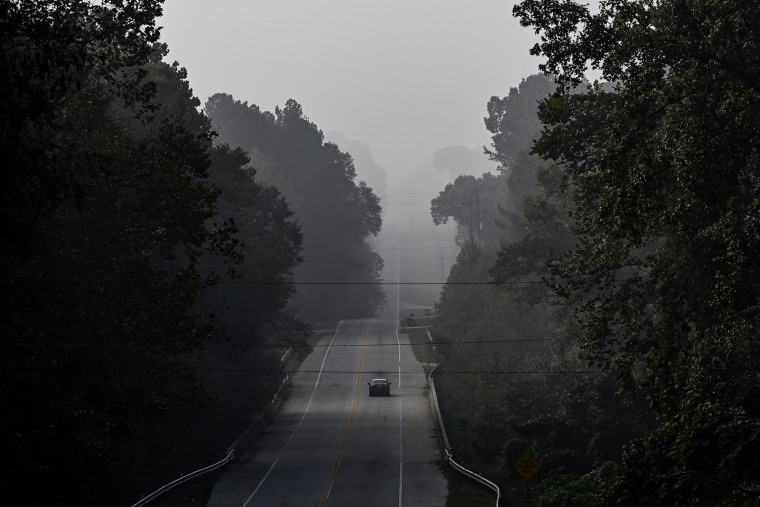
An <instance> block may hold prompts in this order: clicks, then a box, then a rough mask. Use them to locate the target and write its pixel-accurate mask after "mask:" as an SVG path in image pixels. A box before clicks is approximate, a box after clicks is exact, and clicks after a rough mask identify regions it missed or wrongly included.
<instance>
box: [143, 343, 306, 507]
mask: <svg viewBox="0 0 760 507" xmlns="http://www.w3.org/2000/svg"><path fill="white" fill-rule="evenodd" d="M292 353H293V350H292V349H288V351H287V352H286V353H285V355H283V356H282V358H281V359H280V361H281V362H282V363H284V362H286V361H287V360H288V359H289V358H290V356H291V355H292ZM289 381H290V377H289V376H288V375H285V378H284V379H283V380H282V382H281V383H280V389H278V391H277V393H276V394H275V395H274V397H272V401H270V402H269V406H267V408H266V410H265V411H264V413H262V414H261V415H260V416H259V417H257V418H256V420H255V421H254V422H253V423H251V425H250V426H248V428H247V429H246V430H245V431H244V432H243V433H242V434H241V435H240V436H239V437H238V438H237V440H235V441H234V442H233V443H232V445H230V446H229V447H228V448H227V455H226V456H225V457H224V458H222V459H221V460H219V461H217V462H216V463H213V464H211V465H208V466H206V467H203V468H201V469H199V470H196V471H195V472H191V473H189V474H187V475H183V476H181V477H180V478H179V479H176V480H174V481H172V482H170V483H168V484H165V485H164V486H161V487H160V488H158V489H157V490H155V491H154V492H152V493H151V494H149V495H146V496H144V497H142V498H141V499H140V500H139V501H138V502H136V503H134V504H132V505H131V506H130V507H142V506H144V505H147V504H148V503H149V502H151V501H153V500H155V499H156V498H158V497H159V496H161V495H163V494H164V493H166V492H167V491H169V490H171V489H173V488H175V487H177V486H179V485H180V484H184V483H185V482H188V481H190V480H193V479H196V478H198V477H200V476H202V475H205V474H207V473H209V472H213V471H214V470H218V469H219V468H221V467H223V466H224V465H226V464H227V463H229V462H230V461H232V460H233V459H235V450H236V449H239V448H241V447H245V446H246V445H247V444H248V443H250V441H251V440H252V439H253V438H255V436H256V435H257V434H258V432H260V430H261V429H263V427H264V426H265V425H266V424H267V423H268V422H269V420H270V419H271V417H272V416H273V415H274V413H275V412H277V410H279V408H280V405H282V398H283V393H284V392H285V390H286V389H287V386H288V382H289Z"/></svg>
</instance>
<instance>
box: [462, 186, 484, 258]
mask: <svg viewBox="0 0 760 507" xmlns="http://www.w3.org/2000/svg"><path fill="white" fill-rule="evenodd" d="M470 192H475V201H473V200H472V197H470V198H469V199H468V200H467V202H464V201H461V204H462V205H464V206H467V209H468V210H469V213H470V239H471V240H472V241H473V242H474V241H475V237H474V234H473V232H472V230H473V229H472V207H473V206H477V207H476V209H477V211H478V246H481V244H482V242H483V236H482V233H481V231H480V229H481V227H480V199H478V190H477V189H474V190H470Z"/></svg>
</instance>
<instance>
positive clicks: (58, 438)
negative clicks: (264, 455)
mask: <svg viewBox="0 0 760 507" xmlns="http://www.w3.org/2000/svg"><path fill="white" fill-rule="evenodd" d="M161 4H162V2H161V1H159V0H155V1H152V0H149V1H140V2H136V1H126V2H123V1H116V0H105V1H99V2H92V1H86V0H45V1H31V0H20V1H12V2H8V1H4V2H2V3H1V4H0V13H1V14H2V15H1V16H0V43H1V44H2V55H3V57H2V58H1V59H0V75H2V76H3V77H2V79H0V87H1V89H2V93H0V109H2V111H3V113H2V121H0V162H1V163H0V165H1V166H2V167H3V176H2V177H3V185H2V186H3V192H2V195H0V209H2V213H3V220H2V224H1V225H0V228H2V231H0V266H1V268H2V277H0V293H1V294H2V303H3V304H2V310H1V311H2V318H0V335H2V337H3V338H2V343H1V344H0V348H1V349H2V350H1V352H2V353H1V354H0V402H2V404H3V406H5V407H9V410H6V411H4V413H3V415H2V416H0V435H2V436H0V472H2V473H0V489H1V490H2V491H3V492H4V494H5V495H7V496H8V497H9V498H24V502H25V503H26V504H28V505H48V504H64V505H79V506H83V507H86V506H89V505H93V506H95V505H98V506H99V505H126V504H131V503H133V502H134V501H137V500H138V499H139V498H140V496H141V495H143V494H147V493H149V492H151V491H153V490H155V489H156V488H158V487H160V486H162V485H164V484H166V483H168V482H170V481H172V480H174V479H176V478H177V477H178V476H179V475H180V474H181V473H187V472H190V471H193V470H197V469H199V468H201V467H203V466H206V465H208V464H209V463H213V462H215V461H217V460H219V459H221V458H222V457H223V456H224V454H225V449H226V448H227V446H229V445H230V444H231V443H232V442H233V441H234V440H235V439H236V438H237V437H238V436H239V435H240V433H241V432H242V431H243V430H244V429H245V428H246V427H247V426H248V425H249V424H250V422H251V420H252V418H253V417H255V416H256V414H257V412H258V411H259V410H260V409H261V408H262V407H263V406H264V405H265V404H266V403H268V402H269V400H271V398H272V396H273V394H274V393H275V392H276V391H277V389H278V388H279V386H280V384H281V382H282V379H283V378H284V376H285V374H286V371H285V370H284V369H283V368H282V365H281V364H280V358H281V357H282V354H283V352H284V351H285V350H287V349H288V348H290V347H292V348H293V350H294V351H295V353H296V356H297V357H298V356H299V355H305V354H307V353H308V352H309V351H310V348H311V347H310V344H309V341H308V338H309V336H310V334H311V326H310V322H311V321H312V318H313V316H314V314H315V313H316V312H320V311H322V310H324V312H325V313H329V312H330V310H331V309H330V308H325V307H324V305H321V306H320V303H321V302H323V301H329V300H331V299H339V298H338V296H341V295H345V296H346V299H348V300H350V301H351V302H352V303H353V306H352V307H351V308H350V309H349V310H350V311H351V312H354V313H362V312H368V313H369V314H371V313H372V310H374V308H375V307H376V306H377V305H379V304H380V303H381V302H382V300H383V293H382V290H381V288H380V286H379V285H377V284H372V283H370V284H368V285H357V286H356V287H358V289H356V290H353V289H350V288H349V289H346V288H345V287H338V288H335V290H332V289H331V290H332V292H330V293H329V294H327V295H325V294H324V293H319V291H318V290H317V289H316V288H314V287H311V286H309V285H303V286H301V287H300V288H299V289H298V290H297V288H296V285H295V284H294V283H293V282H294V280H295V278H296V277H297V276H300V277H302V279H304V278H305V281H308V282H321V281H325V280H326V279H324V278H318V277H317V276H316V273H323V274H324V276H327V277H329V278H327V280H328V281H335V280H338V281H348V282H356V281H359V282H364V281H366V282H373V281H376V280H377V276H378V273H379V270H380V268H381V267H382V262H381V260H380V258H379V256H377V254H375V252H374V251H373V250H372V249H371V248H370V247H369V246H368V245H367V243H366V239H367V238H368V237H370V236H372V235H374V234H376V233H377V231H378V230H379V229H380V227H381V219H380V211H381V208H380V205H379V199H378V198H377V196H376V195H375V194H374V192H373V191H372V189H371V188H369V187H368V186H367V185H366V184H364V183H362V182H358V181H355V176H356V173H355V171H354V168H353V162H352V159H351V156H350V155H349V154H347V153H344V152H341V151H340V150H339V148H338V147H337V146H335V145H333V144H329V143H325V142H324V139H323V137H322V135H321V132H320V131H319V129H318V128H317V127H316V125H314V124H313V123H311V122H309V121H308V119H307V118H305V116H304V115H303V113H302V111H301V107H300V105H299V104H298V103H297V102H295V101H289V102H288V103H287V104H286V105H285V106H284V108H283V109H277V110H276V111H275V113H274V114H272V113H267V112H261V111H258V109H255V108H246V107H242V108H241V107H240V104H239V103H235V102H234V101H232V99H231V98H229V96H225V95H220V96H218V97H213V98H212V99H211V100H210V102H209V103H207V105H206V111H205V112H203V111H201V109H200V108H201V102H200V100H199V99H198V98H196V97H195V96H194V95H193V92H192V88H191V86H190V83H189V82H188V81H187V73H186V72H185V70H184V69H183V68H182V67H180V66H179V64H178V63H176V62H175V63H173V64H170V63H167V60H168V54H169V48H168V47H167V46H166V45H165V44H163V43H162V42H161V38H160V29H159V28H158V27H157V26H156V20H157V19H158V18H159V16H160V15H161V10H162V6H161ZM227 98H229V100H227ZM225 101H226V102H225ZM223 105H228V106H230V108H231V110H232V111H233V112H235V111H237V109H244V111H243V113H246V112H248V113H253V112H254V111H255V113H256V114H254V115H253V116H254V118H253V123H246V122H245V121H242V122H238V123H234V124H232V125H231V126H230V128H227V129H225V130H224V132H225V135H226V134H228V133H231V132H232V131H233V127H234V129H235V130H234V132H235V134H236V135H238V136H239V137H240V138H243V139H245V140H246V144H245V147H246V148H247V150H243V149H241V148H240V147H239V145H237V144H233V142H232V139H226V138H225V139H220V137H219V135H218V134H217V133H215V132H214V129H215V128H216V127H217V125H218V123H217V124H215V123H214V121H217V120H219V119H220V118H223V115H222V112H221V110H222V106H223ZM236 108H237V109H236ZM238 112H239V111H238ZM212 117H213V118H212ZM223 119H224V120H225V121H226V120H229V118H223ZM256 122H258V123H256ZM286 146H287V148H286ZM254 148H255V149H254ZM275 167H276V174H277V177H278V178H279V179H276V178H275V177H274V172H273V171H275V170H274V168H275ZM301 183H306V184H307V185H309V190H310V192H305V191H304V189H303V188H302V187H299V184H301ZM317 189H318V190H317ZM327 216H330V217H343V219H342V220H341V221H340V223H337V221H335V220H323V222H322V224H321V225H325V224H327V226H329V227H333V228H334V231H333V232H331V233H329V234H327V236H326V237H329V242H320V241H319V240H318V239H317V238H318V237H319V235H318V234H316V233H315V232H314V229H315V228H316V227H319V226H320V224H318V223H316V222H314V221H313V220H312V217H327ZM325 259H333V260H334V261H335V266H334V269H333V270H332V271H330V270H329V269H328V266H327V265H326V264H325ZM341 269H342V271H341ZM320 270H321V271H320ZM347 292H350V295H347V294H346V293H347ZM328 306H329V305H328ZM332 310H335V309H334V308H332ZM334 313H335V312H333V315H327V316H326V317H324V318H336V316H335V315H334ZM340 317H341V318H343V317H345V316H344V315H341V316H340ZM11 407H12V408H11ZM198 435H203V438H200V439H199V438H198ZM189 442H192V443H193V445H188V443H189ZM40 484H44V487H39V485H40ZM130 500H132V501H131V502H130Z"/></svg>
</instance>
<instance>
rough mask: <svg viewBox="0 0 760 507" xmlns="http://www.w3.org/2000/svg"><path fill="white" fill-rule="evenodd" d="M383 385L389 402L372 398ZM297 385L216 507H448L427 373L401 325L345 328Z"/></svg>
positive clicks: (319, 351) (217, 491)
mask: <svg viewBox="0 0 760 507" xmlns="http://www.w3.org/2000/svg"><path fill="white" fill-rule="evenodd" d="M377 377H385V378H388V379H389V380H390V381H391V382H392V385H391V396H390V397H388V398H385V397H372V398H370V397H369V396H368V394H367V382H369V381H370V380H371V379H372V378H377ZM292 383H293V390H292V392H291V395H290V397H289V399H288V400H286V401H285V403H284V404H283V406H282V407H281V409H280V412H279V413H278V415H277V416H276V418H275V420H274V423H273V424H272V425H271V426H270V427H269V428H268V430H267V431H266V432H265V433H264V434H263V435H262V436H261V437H260V438H259V439H258V441H257V442H256V444H255V445H254V449H253V451H252V452H251V453H250V454H248V455H245V456H243V457H242V458H241V459H240V460H239V461H238V462H236V463H235V464H234V465H233V466H232V467H231V468H230V470H229V471H228V472H227V473H226V474H225V475H224V476H223V477H222V478H221V480H220V481H219V482H218V483H217V484H216V486H215V487H214V490H213V492H212V495H211V499H210V501H209V503H208V506H209V507H232V506H235V507H241V506H246V507H247V506H254V505H261V506H312V505H317V506H322V505H324V506H352V507H353V506H357V505H360V506H362V507H370V506H382V507H388V506H395V505H398V506H424V507H427V506H441V507H443V506H444V504H445V501H446V494H447V485H446V482H445V479H444V478H443V476H442V474H441V471H440V455H439V453H438V451H437V443H436V439H435V434H434V430H433V423H432V417H431V413H430V405H429V402H428V398H427V390H426V379H425V375H424V373H423V371H422V367H421V365H420V364H419V363H418V362H417V361H416V359H415V357H414V354H413V352H412V350H411V347H410V346H409V345H408V340H407V338H406V336H405V335H403V334H402V335H398V334H397V332H396V321H395V320H383V319H368V320H352V321H343V322H341V323H340V325H339V326H338V329H337V330H336V332H335V334H334V335H333V336H328V337H326V338H324V339H323V340H322V341H321V342H320V343H319V345H318V346H317V347H316V348H315V351H314V353H312V354H311V355H310V356H309V357H308V358H307V360H306V361H305V362H304V363H303V365H302V367H301V370H300V371H299V372H298V373H296V374H295V375H293V376H292Z"/></svg>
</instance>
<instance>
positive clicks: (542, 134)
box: [431, 0, 760, 506]
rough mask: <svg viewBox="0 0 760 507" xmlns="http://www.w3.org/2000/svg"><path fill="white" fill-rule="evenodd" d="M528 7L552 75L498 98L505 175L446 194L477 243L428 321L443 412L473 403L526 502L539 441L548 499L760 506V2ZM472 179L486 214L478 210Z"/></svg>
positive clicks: (465, 445) (469, 246) (450, 416)
mask: <svg viewBox="0 0 760 507" xmlns="http://www.w3.org/2000/svg"><path fill="white" fill-rule="evenodd" d="M514 13H515V15H516V16H517V17H519V19H520V20H521V22H522V23H523V24H524V25H526V26H530V27H533V28H534V29H535V30H536V31H537V32H538V33H540V34H541V35H542V37H543V39H542V42H541V43H540V44H538V45H536V47H535V48H534V49H533V52H534V53H535V54H537V55H540V56H542V57H543V58H545V64H544V65H543V66H542V70H544V71H545V72H546V73H547V75H550V76H552V77H553V78H552V79H549V78H547V77H544V76H541V75H537V76H531V77H529V78H526V79H525V80H524V81H523V82H522V83H521V84H520V86H519V87H517V88H513V89H512V90H510V92H509V94H508V95H506V96H505V97H503V98H499V97H494V98H493V99H491V101H490V102H489V103H488V116H487V118H486V126H487V128H488V129H489V131H490V132H491V133H492V135H493V137H492V139H493V143H492V145H491V148H490V150H489V155H490V157H491V158H492V159H494V160H496V161H498V162H499V163H500V167H499V170H498V174H496V175H490V174H487V175H483V177H482V178H472V177H468V178H461V179H457V180H456V181H455V182H454V183H453V184H452V185H449V186H447V187H446V188H445V189H444V190H443V191H441V193H440V194H439V196H438V197H437V198H436V199H434V200H433V201H432V203H431V210H432V215H433V218H434V220H436V221H437V222H438V223H443V222H445V221H447V220H450V219H453V220H455V221H456V223H457V224H458V226H459V230H460V234H459V238H460V239H459V241H460V244H461V245H462V249H461V253H460V254H459V257H458V259H457V262H456V265H455V266H454V267H453V268H452V270H451V272H450V274H449V277H448V280H447V284H446V286H445V287H444V289H443V292H442V294H441V297H440V299H439V301H438V304H437V308H436V311H437V318H436V320H435V322H434V324H433V328H432V334H433V339H434V341H436V342H442V343H443V344H442V345H440V346H437V350H438V352H439V353H440V354H441V356H442V361H443V363H444V368H443V370H442V373H441V374H440V375H439V377H438V378H436V386H437V387H438V386H440V388H439V389H440V391H441V393H442V394H441V397H442V399H443V401H442V402H441V404H442V409H443V410H445V412H446V414H447V415H446V419H447V422H446V423H447V427H450V428H453V429H454V430H453V431H455V432H456V428H457V427H458V424H459V421H460V420H461V419H462V418H466V419H467V430H466V431H460V434H459V437H460V438H459V440H458V444H457V445H456V449H455V452H456V454H457V455H458V456H459V457H460V459H462V460H463V461H464V462H465V463H466V464H468V465H469V466H470V467H471V468H474V469H475V470H479V471H481V472H482V473H484V474H485V475H486V476H488V477H489V478H490V479H491V480H493V481H495V482H497V483H498V484H501V485H503V486H504V490H505V491H506V492H507V493H508V496H509V504H510V505H522V504H524V494H525V493H524V481H523V479H522V478H521V477H520V476H519V475H518V474H517V472H516V471H515V470H514V468H513V465H514V463H515V462H516V461H517V459H518V458H519V457H520V456H521V455H522V454H523V453H524V452H526V451H530V452H531V453H532V454H533V455H534V456H535V457H536V458H537V460H538V461H539V462H540V464H541V468H540V471H539V473H538V474H537V475H536V476H535V477H534V478H533V479H532V481H531V482H532V493H531V498H532V504H535V505H546V506H556V505H599V506H604V505H663V506H670V505H681V504H684V505H685V504H694V505H754V502H755V501H756V499H757V496H758V493H760V475H758V474H759V473H760V472H758V471H759V470H760V467H759V466H758V464H759V463H758V461H757V460H758V458H757V456H758V455H759V454H758V451H759V450H760V448H759V447H758V442H760V405H758V403H757V400H758V399H760V396H758V394H759V393H758V386H759V385H760V383H759V382H758V380H760V378H759V377H758V375H759V373H758V370H757V368H755V367H753V366H751V365H752V364H756V363H757V361H758V360H759V359H760V348H759V347H758V341H757V339H756V336H757V332H758V324H759V323H760V321H758V318H757V315H758V295H759V294H758V289H759V288H760V285H759V284H758V280H759V279H760V278H759V277H758V272H759V265H758V262H757V258H756V255H755V254H754V253H753V252H755V251H756V250H757V248H758V247H760V235H759V234H758V231H759V230H760V207H759V206H758V201H757V195H758V189H760V173H759V172H758V167H760V164H758V160H760V157H758V153H760V138H758V132H760V129H758V118H760V116H758V115H757V113H758V112H759V111H758V107H760V91H759V90H758V87H757V82H758V78H759V77H760V76H758V73H757V70H758V69H760V66H754V67H752V66H749V67H748V65H747V62H756V61H757V58H758V57H757V55H758V45H757V44H756V43H755V39H754V38H751V37H750V38H747V37H748V36H749V34H750V33H756V32H757V30H758V29H760V18H758V16H757V9H756V8H754V6H752V5H750V4H749V3H747V2H712V1H699V2H680V1H676V0H672V1H671V0H668V1H662V2H646V1H641V2H602V3H601V8H600V11H599V12H598V13H593V12H591V11H589V10H588V7H585V6H583V5H579V4H577V3H575V2H570V1H559V0H556V1H555V0H526V1H523V2H521V3H519V4H518V5H517V6H516V7H515V9H514ZM738 41H744V42H742V43H739V42H738ZM749 41H753V42H749ZM587 64H590V65H592V66H594V67H595V68H596V69H597V71H598V72H599V74H600V75H601V80H600V81H599V82H594V83H589V82H587V81H586V80H585V77H584V74H583V73H584V69H585V67H586V65H587ZM750 69H751V70H750ZM495 189H498V191H495ZM494 193H495V194H497V195H501V196H502V197H500V198H498V199H494V198H492V197H491V194H494ZM468 197H471V198H472V199H481V201H480V205H481V210H480V217H481V219H485V220H487V221H488V223H486V224H481V225H480V226H478V227H473V226H472V225H471V224H472V223H473V222H472V217H471V216H470V213H471V209H468V207H462V206H459V205H458V203H460V202H462V201H467V200H468ZM484 208H485V209H484ZM474 223H475V224H477V220H476V221H475V222H474ZM455 434H456V433H455ZM452 440H453V441H456V439H452Z"/></svg>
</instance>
